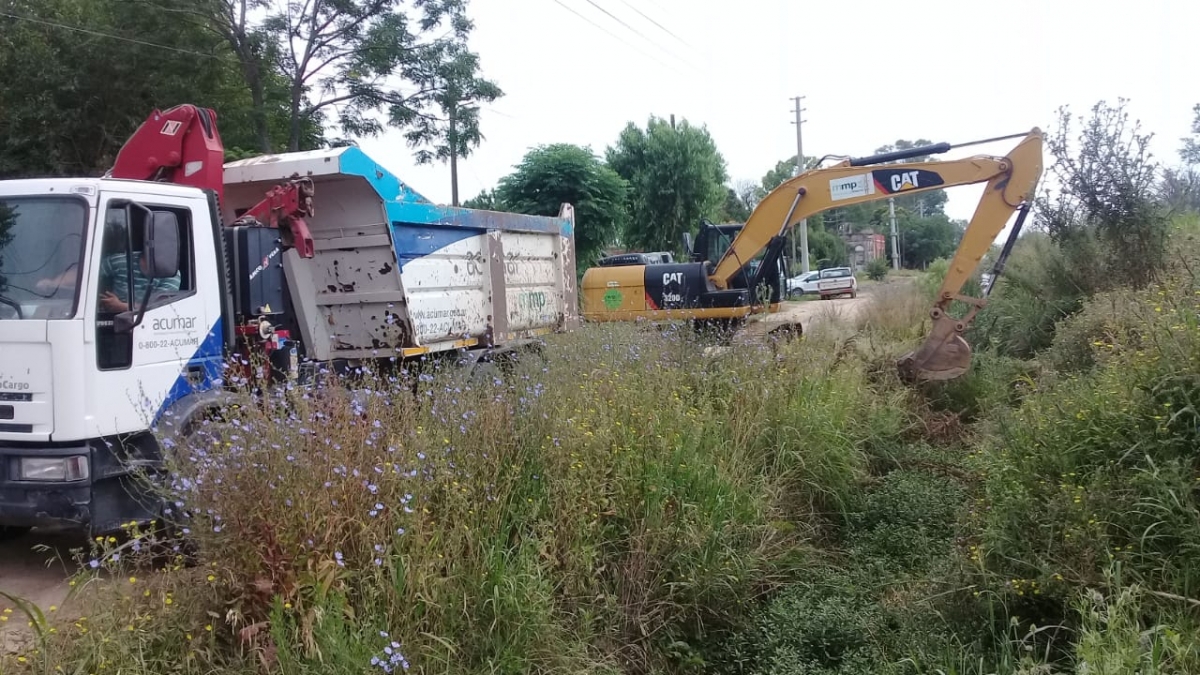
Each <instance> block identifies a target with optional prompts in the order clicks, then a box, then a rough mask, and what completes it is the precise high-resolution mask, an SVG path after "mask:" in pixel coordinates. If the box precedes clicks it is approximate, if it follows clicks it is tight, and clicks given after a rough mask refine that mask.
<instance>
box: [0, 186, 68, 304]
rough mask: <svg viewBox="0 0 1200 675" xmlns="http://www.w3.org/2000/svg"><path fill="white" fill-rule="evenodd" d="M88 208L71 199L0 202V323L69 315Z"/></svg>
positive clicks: (9, 198) (41, 198) (27, 198)
mask: <svg viewBox="0 0 1200 675" xmlns="http://www.w3.org/2000/svg"><path fill="white" fill-rule="evenodd" d="M87 209H88V207H87V204H86V203H85V202H83V201H82V200H80V199H78V198H75V197H66V196H63V197H58V196H54V197H45V196H37V197H0V320H9V319H43V320H44V319H67V318H70V317H72V316H74V314H75V306H76V304H77V302H78V298H79V275H78V271H79V264H80V259H81V258H82V256H83V239H84V237H83V232H84V227H85V226H86V223H87Z"/></svg>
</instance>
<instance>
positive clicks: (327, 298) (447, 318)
mask: <svg viewBox="0 0 1200 675" xmlns="http://www.w3.org/2000/svg"><path fill="white" fill-rule="evenodd" d="M295 175H299V176H307V177H309V178H311V179H312V181H313V184H314V186H315V192H314V196H313V202H314V205H315V207H314V215H313V216H312V217H311V218H309V219H308V221H307V222H308V226H309V230H310V231H311V233H312V236H313V239H314V244H315V256H314V257H313V258H310V259H304V258H301V257H300V256H299V255H298V254H297V253H296V252H295V251H294V250H291V251H288V252H287V253H286V254H285V255H284V257H283V264H284V270H285V272H286V276H287V281H288V290H289V292H290V294H291V296H292V302H293V304H294V305H295V310H296V313H297V315H298V317H297V318H298V320H299V323H300V325H301V333H302V335H301V337H302V339H303V341H304V343H305V345H306V348H307V351H308V354H309V356H310V357H312V358H315V359H318V360H328V359H333V358H372V357H377V356H387V355H388V354H389V352H390V353H402V354H404V355H406V356H413V355H417V354H422V353H427V352H433V351H442V350H446V349H454V348H457V347H463V346H466V347H472V346H476V345H486V344H494V345H503V344H507V343H511V342H514V341H519V340H522V339H527V338H532V337H535V336H538V335H544V334H547V333H550V332H554V331H559V330H564V329H571V328H574V327H575V326H576V325H578V320H579V319H578V312H577V309H576V303H577V295H576V293H577V291H576V287H575V279H576V277H575V251H574V248H575V247H574V226H575V223H574V212H573V210H572V208H571V206H570V205H567V204H564V205H563V209H562V211H561V213H560V214H559V217H556V218H551V217H540V216H527V215H520V214H512V213H501V212H495V211H482V210H474V209H463V208H452V207H447V206H439V205H437V204H434V203H432V202H430V201H429V200H428V199H426V198H425V197H423V196H421V195H420V194H418V193H416V192H415V191H414V190H412V188H410V187H409V186H407V185H405V184H404V183H403V182H401V181H400V180H399V179H398V178H396V177H395V176H394V175H392V174H391V173H390V172H388V171H387V169H385V168H383V167H382V166H380V165H379V164H378V163H376V162H375V161H374V160H372V159H371V158H370V157H368V156H367V155H366V154H365V153H364V152H363V151H362V150H361V149H359V148H356V147H342V148H331V149H325V150H315V151H311V152H296V153H288V154H283V155H268V156H262V157H254V158H251V159H246V160H240V161H237V162H231V163H229V164H226V165H225V201H226V203H225V205H224V214H223V216H224V218H225V222H231V221H232V219H233V217H234V215H235V213H236V212H237V210H238V209H245V208H248V207H249V206H251V205H253V204H254V203H256V202H257V201H259V200H260V199H262V197H263V195H264V194H265V193H266V192H267V191H268V190H269V189H270V188H271V187H273V186H275V185H277V184H278V183H280V182H281V181H283V180H286V179H288V178H289V177H292V176H295Z"/></svg>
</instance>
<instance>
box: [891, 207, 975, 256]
mask: <svg viewBox="0 0 1200 675" xmlns="http://www.w3.org/2000/svg"><path fill="white" fill-rule="evenodd" d="M896 229H897V230H899V232H900V260H901V262H902V263H903V264H904V267H907V268H909V269H924V268H925V267H926V266H928V265H929V263H931V262H933V261H934V260H937V259H938V258H949V257H950V256H952V255H954V251H955V249H956V248H958V242H959V241H960V240H961V239H962V235H963V232H965V231H966V223H965V222H963V221H961V220H951V219H950V218H949V217H947V216H946V214H944V213H938V214H936V215H932V216H926V217H924V218H922V217H921V216H919V215H917V214H915V213H912V212H911V211H909V210H908V209H896ZM888 255H889V258H890V256H891V251H890V249H889V251H888Z"/></svg>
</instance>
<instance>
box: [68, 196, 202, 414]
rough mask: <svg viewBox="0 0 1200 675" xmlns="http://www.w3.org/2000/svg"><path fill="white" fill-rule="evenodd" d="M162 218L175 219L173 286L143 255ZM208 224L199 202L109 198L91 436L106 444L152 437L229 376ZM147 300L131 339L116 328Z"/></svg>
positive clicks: (95, 283) (97, 263) (99, 274)
mask: <svg viewBox="0 0 1200 675" xmlns="http://www.w3.org/2000/svg"><path fill="white" fill-rule="evenodd" d="M156 211H158V212H166V213H169V214H171V215H173V216H174V223H175V228H174V229H176V231H177V238H176V242H177V246H178V250H179V268H178V273H177V274H176V275H175V276H174V277H173V278H168V279H153V280H151V279H149V278H148V276H147V275H146V274H145V272H144V270H146V269H147V268H146V267H143V266H142V247H143V243H144V241H145V237H146V230H147V224H148V223H149V222H151V219H152V218H153V215H152V213H153V212H156ZM208 220H209V218H208V211H207V208H205V202H203V201H202V200H199V199H189V198H181V197H171V196H161V195H146V194H136V195H135V194H130V195H124V194H120V193H106V194H103V195H102V196H101V200H100V211H99V217H98V218H97V221H98V222H97V228H98V230H99V232H98V233H97V235H98V236H96V237H95V245H94V247H93V249H92V253H93V256H94V257H93V260H94V264H93V265H92V266H91V279H90V282H91V283H89V284H88V288H89V289H90V292H89V293H88V297H87V303H88V304H87V308H88V316H89V317H91V318H92V320H91V321H89V322H88V324H87V328H86V329H85V330H86V333H87V338H90V341H91V342H92V349H91V351H92V353H93V356H92V357H91V358H92V359H94V361H93V363H94V364H95V369H94V370H93V371H92V372H93V377H94V381H93V382H92V386H91V387H89V389H90V392H91V396H90V397H89V398H90V399H91V404H90V405H89V415H88V417H89V419H88V427H89V431H92V432H93V433H95V434H96V435H98V436H106V435H109V434H115V433H127V432H134V431H141V430H145V429H147V428H148V426H149V425H150V424H151V423H152V422H153V421H154V420H155V418H156V417H158V416H159V415H160V414H161V412H162V411H163V409H164V408H165V407H166V406H168V405H170V404H171V403H173V402H174V401H177V400H178V399H180V398H181V397H182V396H184V395H186V394H187V393H188V392H189V391H190V390H191V389H192V388H193V387H196V388H205V387H206V386H207V385H209V384H211V381H212V380H213V379H214V376H215V375H216V373H217V372H219V371H217V370H216V369H217V367H218V366H219V363H220V359H221V356H222V341H221V339H220V329H219V326H218V327H216V329H215V330H214V324H215V323H217V322H218V321H219V319H220V298H219V295H220V294H219V288H220V286H219V284H218V280H217V277H216V274H217V270H216V267H217V266H216V264H215V260H216V258H215V256H214V245H215V244H214V242H213V238H212V235H211V233H210V229H211V224H210V223H209V222H208ZM147 290H149V300H148V301H146V302H145V313H144V314H143V316H142V317H141V321H140V322H139V323H138V324H137V325H136V326H134V328H133V329H132V330H121V329H120V328H119V327H118V325H117V323H116V322H115V321H114V319H115V318H116V316H117V315H118V314H119V313H121V312H124V311H127V310H132V311H134V312H137V310H138V308H139V306H141V305H142V303H143V302H144V300H143V299H144V298H146V297H147V295H146V293H147ZM210 333H211V334H212V336H213V337H210Z"/></svg>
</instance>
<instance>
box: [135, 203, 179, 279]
mask: <svg viewBox="0 0 1200 675" xmlns="http://www.w3.org/2000/svg"><path fill="white" fill-rule="evenodd" d="M152 213H153V217H152V218H151V219H150V226H149V227H148V228H146V239H145V243H144V244H143V245H142V257H143V258H145V259H146V263H147V268H148V269H147V276H148V277H149V278H151V279H169V278H171V277H173V276H175V275H176V274H178V273H179V219H178V218H176V217H175V214H174V213H171V212H170V211H154V212H152Z"/></svg>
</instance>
